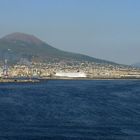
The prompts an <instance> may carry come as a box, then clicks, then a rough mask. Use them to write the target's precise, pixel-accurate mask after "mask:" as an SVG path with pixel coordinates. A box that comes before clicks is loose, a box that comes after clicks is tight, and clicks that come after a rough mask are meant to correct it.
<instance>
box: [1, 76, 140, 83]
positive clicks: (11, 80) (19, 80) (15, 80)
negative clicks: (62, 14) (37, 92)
mask: <svg viewBox="0 0 140 140" xmlns="http://www.w3.org/2000/svg"><path fill="white" fill-rule="evenodd" d="M45 80H77V81H78V80H85V81H86V80H140V78H127V77H126V78H113V77H112V78H88V77H87V78H68V77H62V78H60V77H59V78H58V77H51V78H50V77H43V78H1V79H0V83H29V82H30V83H36V82H41V81H45Z"/></svg>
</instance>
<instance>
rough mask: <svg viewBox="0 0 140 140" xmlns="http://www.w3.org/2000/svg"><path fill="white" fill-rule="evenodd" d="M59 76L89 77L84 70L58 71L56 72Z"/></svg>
mask: <svg viewBox="0 0 140 140" xmlns="http://www.w3.org/2000/svg"><path fill="white" fill-rule="evenodd" d="M55 76H57V77H70V78H76V77H81V78H82V77H83V78H84V77H87V76H86V74H85V73H84V72H57V73H56V74H55Z"/></svg>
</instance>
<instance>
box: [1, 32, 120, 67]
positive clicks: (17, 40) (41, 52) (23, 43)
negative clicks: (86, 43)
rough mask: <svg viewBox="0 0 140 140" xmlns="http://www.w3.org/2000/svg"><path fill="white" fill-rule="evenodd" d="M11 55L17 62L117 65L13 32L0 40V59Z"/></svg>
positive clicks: (32, 36) (31, 36) (34, 37)
mask: <svg viewBox="0 0 140 140" xmlns="http://www.w3.org/2000/svg"><path fill="white" fill-rule="evenodd" d="M8 50H10V51H8ZM8 53H9V54H11V56H12V58H11V60H16V61H18V60H19V59H20V58H27V59H31V58H32V57H37V58H38V59H39V60H41V61H43V62H45V61H52V60H55V61H60V60H64V59H65V60H71V61H73V60H74V61H89V62H95V63H102V64H103V63H106V64H113V65H118V64H117V63H115V62H111V61H107V60H103V59H98V58H94V57H91V56H88V55H84V54H79V53H73V52H67V51H63V50H60V49H57V48H55V47H53V46H51V45H49V44H47V43H46V42H44V41H42V40H41V39H39V38H37V37H36V36H34V35H30V34H25V33H20V32H15V33H11V34H8V35H6V36H4V37H2V38H1V39H0V55H1V57H0V59H2V57H3V59H4V54H7V55H8Z"/></svg>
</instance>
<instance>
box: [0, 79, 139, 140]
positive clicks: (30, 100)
mask: <svg viewBox="0 0 140 140" xmlns="http://www.w3.org/2000/svg"><path fill="white" fill-rule="evenodd" d="M7 139H8V140H47V139H49V140H92V139H97V140H98V139H100V140H116V139H117V140H120V139H122V140H125V139H126V140H133V139H134V140H139V139H140V81H139V80H83V81H82V80H43V81H41V82H37V83H0V140H7Z"/></svg>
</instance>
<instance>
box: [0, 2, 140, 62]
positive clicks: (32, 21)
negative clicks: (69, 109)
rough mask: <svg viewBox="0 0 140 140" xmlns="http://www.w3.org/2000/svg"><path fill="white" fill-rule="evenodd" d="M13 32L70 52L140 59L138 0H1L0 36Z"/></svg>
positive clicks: (137, 60)
mask: <svg viewBox="0 0 140 140" xmlns="http://www.w3.org/2000/svg"><path fill="white" fill-rule="evenodd" d="M12 32H24V33H29V34H34V35H36V36H37V37H39V38H40V39H42V40H44V41H46V42H47V43H48V44H50V45H52V46H54V47H56V48H59V49H63V50H67V51H71V52H78V53H83V54H87V55H90V56H93V57H97V58H102V59H106V60H110V61H115V62H118V63H124V64H131V63H135V62H140V55H139V52H140V1H139V0H0V37H2V36H4V35H6V34H9V33H12Z"/></svg>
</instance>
